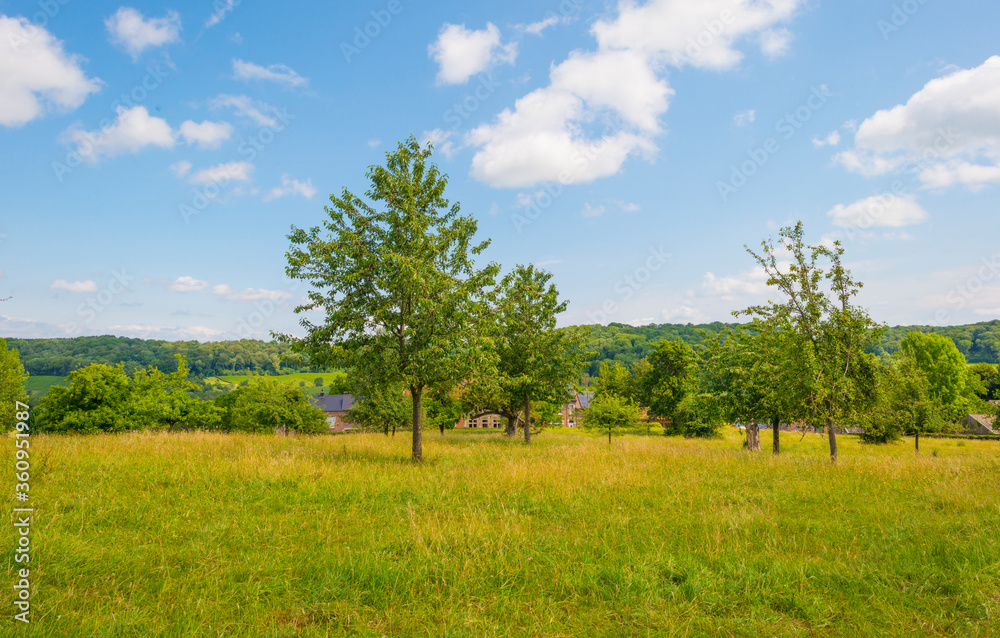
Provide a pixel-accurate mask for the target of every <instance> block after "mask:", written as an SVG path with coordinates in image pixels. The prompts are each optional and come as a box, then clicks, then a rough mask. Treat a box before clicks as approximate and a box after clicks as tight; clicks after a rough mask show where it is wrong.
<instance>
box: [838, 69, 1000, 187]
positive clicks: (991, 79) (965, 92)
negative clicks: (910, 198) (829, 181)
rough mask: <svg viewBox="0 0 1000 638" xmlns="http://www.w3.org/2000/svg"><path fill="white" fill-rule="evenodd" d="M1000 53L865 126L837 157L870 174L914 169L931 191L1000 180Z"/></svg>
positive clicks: (930, 84)
mask: <svg viewBox="0 0 1000 638" xmlns="http://www.w3.org/2000/svg"><path fill="white" fill-rule="evenodd" d="M998 112H1000V56H993V57H991V58H989V59H987V60H986V61H985V62H983V64H981V65H980V66H978V67H975V68H973V69H966V70H958V71H954V72H951V73H949V74H948V75H945V76H943V77H940V78H936V79H934V80H931V81H930V82H928V83H927V84H926V85H924V87H923V88H922V89H920V90H919V91H918V92H917V93H915V94H914V95H913V96H912V97H911V98H910V99H909V100H908V101H907V102H906V104H900V105H897V106H895V107H893V108H891V109H883V110H880V111H878V112H877V113H875V114H874V115H872V116H871V117H869V118H868V119H866V120H865V121H864V122H862V123H861V124H860V125H859V126H858V129H857V132H856V133H855V135H854V148H853V149H850V150H847V151H844V152H841V153H838V154H837V155H836V156H835V157H834V159H835V161H836V162H838V163H839V164H841V165H842V166H843V167H844V168H846V169H847V170H849V171H852V172H857V173H860V174H862V175H882V174H885V173H892V172H900V171H903V170H910V171H912V172H913V173H914V174H916V175H917V177H918V178H919V179H920V181H921V183H922V184H923V186H924V187H925V188H948V187H951V186H957V185H965V186H967V187H969V188H971V189H976V188H981V187H983V186H985V185H988V184H991V183H1000V117H997V113H998Z"/></svg>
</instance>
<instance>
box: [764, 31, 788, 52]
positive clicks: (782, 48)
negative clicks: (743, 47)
mask: <svg viewBox="0 0 1000 638" xmlns="http://www.w3.org/2000/svg"><path fill="white" fill-rule="evenodd" d="M791 45H792V33H791V31H789V30H788V29H768V30H767V31H765V32H763V33H761V34H760V50H761V52H762V53H763V54H764V55H766V56H767V57H769V58H772V59H773V58H780V57H781V56H783V55H785V54H786V53H788V48H789V47H790V46H791Z"/></svg>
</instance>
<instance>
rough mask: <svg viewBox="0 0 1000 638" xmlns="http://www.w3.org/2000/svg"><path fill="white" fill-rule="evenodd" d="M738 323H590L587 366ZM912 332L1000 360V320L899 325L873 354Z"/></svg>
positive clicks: (981, 358)
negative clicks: (660, 343) (932, 324)
mask: <svg viewBox="0 0 1000 638" xmlns="http://www.w3.org/2000/svg"><path fill="white" fill-rule="evenodd" d="M739 327H740V326H739V325H738V324H735V323H721V322H715V323H704V324H697V325H695V324H686V325H683V324H669V323H665V324H659V325H654V324H651V325H648V326H630V325H626V324H621V323H612V324H609V325H607V326H599V325H597V326H587V329H588V330H589V337H588V338H587V342H586V348H587V351H588V352H591V353H593V356H592V358H591V359H590V361H589V368H588V370H587V372H588V374H589V376H591V377H596V376H598V374H599V371H600V367H601V364H602V363H611V364H613V363H616V362H617V363H620V364H622V365H624V366H631V365H633V364H635V363H637V362H638V361H641V360H642V359H645V358H647V357H648V356H649V355H650V354H652V352H653V349H654V347H655V345H656V343H657V342H658V341H677V340H680V341H683V342H684V343H686V344H688V345H689V346H692V347H693V346H696V345H699V344H702V343H703V342H704V340H705V337H704V334H708V335H716V334H718V333H720V332H723V331H724V330H726V329H731V330H736V329H738V328H739ZM910 332H924V333H934V334H939V335H942V336H945V337H948V338H949V339H951V340H952V341H953V342H954V343H955V347H957V348H958V350H959V352H961V353H962V354H963V355H965V358H966V360H967V361H968V362H969V363H994V364H995V363H1000V320H993V321H988V322H983V323H976V324H970V325H965V326H895V327H892V328H888V329H887V330H886V331H885V333H884V334H883V335H882V338H881V339H880V341H879V345H878V346H877V347H875V348H871V349H870V354H877V355H884V354H895V353H896V352H897V351H898V350H899V344H900V342H901V341H902V340H903V338H904V337H906V335H907V334H909V333H910Z"/></svg>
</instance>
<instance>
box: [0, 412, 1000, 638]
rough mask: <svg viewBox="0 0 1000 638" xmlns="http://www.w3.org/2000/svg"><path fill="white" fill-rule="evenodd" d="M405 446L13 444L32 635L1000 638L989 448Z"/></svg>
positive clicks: (553, 440) (133, 441)
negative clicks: (25, 481) (26, 449)
mask: <svg viewBox="0 0 1000 638" xmlns="http://www.w3.org/2000/svg"><path fill="white" fill-rule="evenodd" d="M783 434H784V433H783ZM407 435H408V433H401V434H397V436H396V437H394V438H393V437H389V438H387V437H384V436H382V435H378V434H362V435H349V436H323V437H287V438H286V437H270V436H259V437H256V436H238V435H218V434H134V435H123V436H99V437H89V438H82V437H54V436H37V437H34V438H33V439H32V453H33V462H32V464H33V474H32V488H31V495H32V505H33V506H34V507H36V508H37V512H36V518H35V522H34V526H33V541H34V545H35V546H36V551H35V557H34V558H33V569H32V576H33V585H34V588H35V591H34V593H33V601H34V603H35V605H36V607H35V610H34V618H35V623H34V627H33V631H32V635H38V636H77V635H79V636H90V635H97V636H327V635H348V636H476V637H479V636H633V635H634V636H647V635H664V636H668V635H690V636H700V635H745V636H771V635H810V636H812V635H823V636H827V635H828V636H885V635H888V636H894V635H898V636H903V635H907V636H908V635H979V636H989V635H995V634H998V633H1000V616H998V614H1000V546H998V542H1000V486H998V479H1000V443H997V442H989V441H952V440H926V441H922V447H923V448H924V450H923V452H922V454H921V455H919V456H916V455H914V453H913V450H912V442H911V441H909V442H906V443H901V444H899V445H894V446H885V447H873V446H864V445H861V444H859V443H858V442H857V441H856V440H855V439H851V438H848V437H844V438H843V439H842V440H841V451H840V457H841V458H840V461H839V462H838V464H837V465H836V466H831V464H830V463H829V461H828V460H827V455H826V447H825V439H823V438H822V437H820V436H818V435H809V436H807V437H806V439H804V440H799V437H798V436H797V435H791V434H784V438H783V441H782V445H783V452H784V453H783V455H782V456H781V457H780V458H772V457H771V455H770V454H769V453H764V454H760V455H756V456H750V455H747V454H746V453H744V452H742V451H741V449H740V443H739V439H738V438H737V437H738V435H737V434H736V433H735V432H729V433H727V436H726V438H724V439H721V440H715V441H699V440H684V439H677V438H665V437H662V436H655V435H654V436H642V435H638V434H635V435H626V436H619V437H616V438H615V439H614V443H613V444H612V445H610V446H609V445H608V443H607V439H606V438H602V437H601V436H600V435H596V434H595V435H593V436H591V435H589V434H587V433H584V432H566V431H546V432H544V433H543V434H542V435H540V436H538V437H537V438H536V440H535V441H534V442H533V443H532V445H531V446H530V447H525V446H524V444H523V443H520V442H516V441H508V440H506V439H504V438H503V436H502V435H501V434H499V433H488V434H480V433H476V434H474V433H466V432H449V433H448V434H447V435H446V436H444V437H441V436H439V435H438V434H437V433H436V432H433V433H432V432H428V433H426V434H425V458H426V461H425V463H424V464H423V465H421V466H414V465H413V464H411V463H410V462H409V461H408V456H409V438H408V436H407ZM769 437H770V433H764V443H765V445H769V443H770V438H769ZM12 452H13V443H12V442H11V441H8V442H7V443H5V444H4V449H3V450H2V453H0V457H2V459H3V463H4V467H8V468H10V467H11V466H12V465H13V458H12V457H13V454H12ZM935 453H936V455H935ZM0 486H2V489H4V490H5V493H8V494H10V493H12V492H13V486H12V471H9V472H5V473H4V474H3V480H2V482H0ZM8 529H11V528H10V527H8ZM4 537H5V538H10V536H9V535H8V534H7V533H6V532H5V533H4ZM4 551H5V554H4V557H5V559H6V564H7V582H9V583H12V582H13V577H14V576H13V575H14V562H13V555H14V554H13V551H12V547H11V544H10V543H9V542H7V543H4ZM8 591H11V590H9V589H8ZM10 609H13V608H12V607H11V608H10ZM12 614H13V612H10V611H9V613H7V614H5V616H6V617H5V618H4V619H3V621H2V622H3V624H2V625H0V627H4V626H6V627H9V626H10V625H11V624H13V623H12V622H11V621H10V616H12Z"/></svg>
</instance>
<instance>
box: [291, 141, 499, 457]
mask: <svg viewBox="0 0 1000 638" xmlns="http://www.w3.org/2000/svg"><path fill="white" fill-rule="evenodd" d="M431 152H432V147H430V146H428V147H426V148H421V146H420V143H419V142H417V140H416V138H414V137H410V138H409V139H407V140H406V142H404V143H401V144H399V146H398V147H397V149H396V150H395V152H392V153H387V154H386V164H385V166H372V167H370V169H369V170H368V178H369V179H370V180H371V187H370V188H369V190H368V191H367V192H366V193H365V194H366V195H367V197H368V198H369V199H370V200H371V202H372V203H368V202H366V201H364V200H362V199H361V198H359V197H356V196H355V195H353V194H352V193H351V192H350V191H348V190H347V189H344V191H343V193H342V195H341V196H340V197H337V196H331V197H330V201H331V202H332V204H333V205H332V206H328V207H327V208H326V213H327V215H328V217H329V219H327V220H325V221H324V222H323V227H322V228H321V227H314V228H312V229H311V230H308V231H307V230H304V229H299V228H295V227H292V232H291V233H290V234H289V235H288V238H289V240H290V241H291V243H292V246H291V248H290V249H289V252H288V253H287V258H288V268H286V271H285V272H286V273H287V274H288V276H289V277H291V278H292V279H302V280H305V281H308V282H309V283H310V285H311V286H312V287H313V288H312V290H310V292H309V302H308V303H306V304H303V305H301V306H299V307H297V308H296V309H295V312H297V313H302V312H308V311H312V310H322V311H323V312H324V314H325V320H324V321H323V322H322V323H319V324H314V323H312V322H311V321H310V320H308V319H302V320H301V321H300V323H301V325H302V326H303V328H305V330H306V336H305V337H304V338H303V339H297V338H295V337H292V336H290V335H276V336H277V337H278V338H279V340H281V341H283V342H285V343H289V344H291V348H292V350H293V351H294V352H296V353H302V354H305V355H307V356H308V357H309V359H310V361H311V362H312V363H313V364H314V365H317V366H321V367H326V368H329V367H335V366H338V365H342V366H345V367H347V368H349V369H351V370H353V371H354V374H357V375H359V376H361V377H362V378H365V379H370V380H371V381H372V382H374V383H375V384H376V385H378V386H381V387H390V386H393V385H396V384H403V385H404V386H406V387H407V388H408V389H409V391H410V397H411V398H412V407H413V413H412V423H413V427H412V434H413V445H412V455H413V460H414V461H421V460H422V459H423V443H422V437H421V418H422V414H423V410H422V408H421V399H422V397H423V393H424V390H425V389H426V388H429V387H433V388H449V387H453V386H454V385H455V384H457V383H460V382H461V381H463V380H464V379H466V378H469V377H470V376H472V375H473V374H474V373H475V372H480V371H482V370H483V369H484V368H491V367H492V366H493V355H492V353H493V346H492V343H491V342H490V339H489V336H488V334H487V331H486V330H485V329H482V328H481V327H482V326H484V325H485V323H486V317H485V316H484V315H485V312H486V310H487V304H486V300H485V298H484V289H485V288H487V287H489V286H491V285H492V284H493V281H494V278H495V276H496V274H497V272H498V270H499V267H498V266H497V265H496V264H490V265H489V266H487V267H486V268H484V269H477V268H476V267H475V265H474V263H473V260H472V257H473V256H474V255H478V254H480V253H481V252H482V251H483V250H485V249H486V247H487V246H488V245H489V242H488V241H486V242H482V243H478V244H475V243H473V237H474V235H475V233H476V229H477V224H476V222H475V220H474V219H472V218H471V217H465V216H462V215H460V208H459V205H458V204H454V205H451V204H450V203H449V202H448V200H446V199H445V198H444V189H445V186H446V185H447V183H448V180H447V177H446V176H444V175H442V174H441V172H440V171H439V170H438V168H437V166H436V165H434V164H433V163H431V161H430V157H431ZM379 204H381V206H382V208H381V209H377V208H376V207H375V205H379ZM324 229H325V231H327V232H328V233H329V235H328V236H326V237H324V236H323V235H324Z"/></svg>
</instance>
